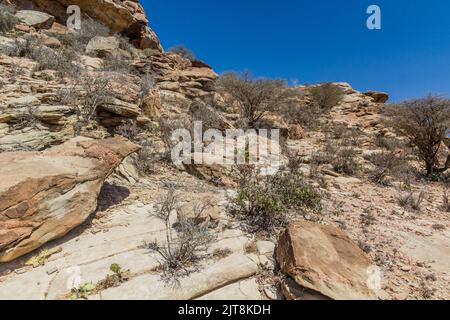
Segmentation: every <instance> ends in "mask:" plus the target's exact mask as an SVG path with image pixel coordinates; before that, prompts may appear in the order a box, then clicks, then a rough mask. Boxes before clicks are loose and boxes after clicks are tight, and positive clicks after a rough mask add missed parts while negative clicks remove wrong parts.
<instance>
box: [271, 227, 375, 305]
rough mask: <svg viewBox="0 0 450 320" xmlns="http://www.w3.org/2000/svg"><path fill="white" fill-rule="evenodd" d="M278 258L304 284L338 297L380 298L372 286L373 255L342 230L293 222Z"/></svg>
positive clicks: (326, 294)
mask: <svg viewBox="0 0 450 320" xmlns="http://www.w3.org/2000/svg"><path fill="white" fill-rule="evenodd" d="M277 259H278V262H279V263H280V266H281V269H282V270H283V272H285V273H287V274H288V275H290V276H291V277H292V278H293V279H294V280H295V281H296V282H297V283H298V284H299V285H300V286H302V287H304V288H307V289H311V290H313V291H316V292H319V293H320V294H322V295H324V296H327V297H329V298H332V299H335V300H347V299H350V300H368V299H369V300H370V299H377V298H378V295H377V294H376V292H375V291H373V290H371V289H370V288H369V287H368V276H369V273H368V271H369V270H370V267H371V266H372V263H371V261H370V260H369V258H368V257H367V256H366V255H365V254H364V253H363V252H362V251H361V249H360V248H359V247H358V246H357V245H356V244H355V243H354V242H353V241H352V240H351V239H350V238H349V237H348V236H347V235H346V234H345V233H344V232H343V231H342V230H340V229H338V228H335V227H331V226H325V225H320V224H318V223H313V222H307V221H300V222H296V223H293V224H291V225H290V226H289V228H287V229H286V231H285V232H284V233H283V234H282V235H281V237H280V241H279V245H278V248H277Z"/></svg>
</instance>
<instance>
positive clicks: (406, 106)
mask: <svg viewBox="0 0 450 320" xmlns="http://www.w3.org/2000/svg"><path fill="white" fill-rule="evenodd" d="M389 114H390V115H391V118H390V120H389V122H390V124H391V125H392V127H393V128H394V129H396V130H397V131H398V132H399V133H400V134H402V135H404V136H405V137H407V138H408V139H409V141H410V142H411V143H412V144H413V145H414V146H415V147H416V148H417V150H418V154H419V157H420V158H421V159H422V160H423V161H424V163H425V168H426V171H427V175H431V174H433V173H434V172H436V171H437V170H438V169H437V166H438V165H439V161H438V154H439V150H440V148H441V146H442V141H443V140H444V138H445V135H446V131H447V129H448V128H450V100H448V99H443V98H440V97H437V96H432V95H430V96H427V97H425V98H422V99H416V100H409V101H405V102H403V103H401V104H399V105H395V106H393V108H392V109H391V110H390V111H389Z"/></svg>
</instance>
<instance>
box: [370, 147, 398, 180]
mask: <svg viewBox="0 0 450 320" xmlns="http://www.w3.org/2000/svg"><path fill="white" fill-rule="evenodd" d="M366 159H367V160H369V161H370V162H372V164H374V165H375V169H374V170H372V171H371V172H370V173H369V178H370V179H371V180H372V181H373V182H375V183H378V184H381V185H390V181H389V180H388V177H389V176H392V175H396V173H397V172H396V170H395V169H398V168H399V167H400V166H402V164H403V163H402V161H401V160H400V159H399V158H398V157H397V156H396V154H395V153H394V152H382V153H374V154H371V155H370V156H367V157H366ZM404 165H406V164H404Z"/></svg>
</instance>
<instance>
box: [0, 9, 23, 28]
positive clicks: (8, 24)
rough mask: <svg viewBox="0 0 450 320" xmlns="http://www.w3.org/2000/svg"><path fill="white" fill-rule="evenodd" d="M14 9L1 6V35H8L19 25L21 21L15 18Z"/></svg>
mask: <svg viewBox="0 0 450 320" xmlns="http://www.w3.org/2000/svg"><path fill="white" fill-rule="evenodd" d="M14 11H15V10H14V7H12V6H7V5H4V4H0V33H7V32H9V31H11V30H13V29H14V27H15V26H16V25H17V24H19V22H20V20H19V19H18V18H17V17H16V16H14Z"/></svg>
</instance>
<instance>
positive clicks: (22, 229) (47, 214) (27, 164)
mask: <svg viewBox="0 0 450 320" xmlns="http://www.w3.org/2000/svg"><path fill="white" fill-rule="evenodd" d="M138 149H139V147H138V146H136V145H134V144H132V143H131V142H129V141H128V140H126V139H125V138H111V139H106V140H101V141H93V140H90V139H86V138H76V139H73V140H71V141H69V142H67V143H65V144H63V145H60V146H57V147H54V148H51V149H48V150H46V151H44V152H11V153H2V154H0V164H1V165H0V166H1V168H2V171H1V172H0V178H1V179H0V261H1V262H6V261H11V260H13V259H15V258H17V257H19V256H21V255H23V254H25V253H27V252H30V251H32V250H34V249H36V248H38V247H40V246H41V245H42V244H44V243H46V242H48V241H51V240H54V239H57V238H59V237H61V236H63V235H65V234H66V233H67V232H69V231H70V230H71V229H73V228H74V227H76V226H78V225H79V224H81V223H82V222H84V221H85V219H86V218H87V217H88V216H89V215H90V214H91V213H92V212H93V211H94V210H95V208H96V206H97V196H98V194H99V192H100V189H101V186H102V184H103V182H104V180H105V179H106V177H107V176H108V175H109V174H110V173H111V172H112V170H113V169H114V168H115V167H117V166H118V165H119V164H120V163H121V162H122V160H123V159H124V158H125V157H126V156H128V155H129V154H130V153H132V152H134V151H136V150H138Z"/></svg>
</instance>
